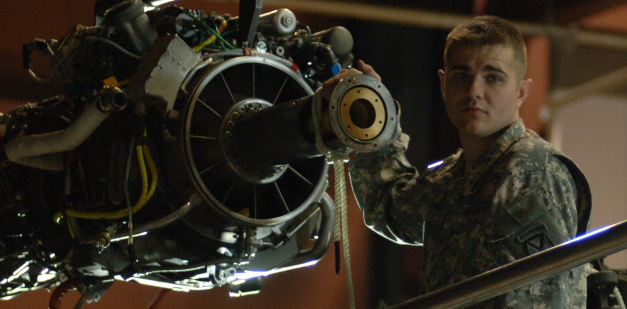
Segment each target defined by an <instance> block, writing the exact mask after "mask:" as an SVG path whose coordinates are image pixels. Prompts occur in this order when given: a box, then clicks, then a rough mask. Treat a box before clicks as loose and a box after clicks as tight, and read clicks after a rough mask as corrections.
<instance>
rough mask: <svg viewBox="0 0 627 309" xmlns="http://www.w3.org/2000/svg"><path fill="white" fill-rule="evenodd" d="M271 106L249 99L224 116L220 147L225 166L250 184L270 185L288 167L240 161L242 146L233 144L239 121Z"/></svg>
mask: <svg viewBox="0 0 627 309" xmlns="http://www.w3.org/2000/svg"><path fill="white" fill-rule="evenodd" d="M271 106H272V103H270V102H268V101H266V100H263V99H259V98H250V99H245V100H242V101H240V102H237V103H235V104H234V105H233V107H231V109H230V110H229V111H228V112H227V113H226V115H225V116H224V120H223V122H222V126H221V129H220V145H221V147H222V152H223V153H224V157H225V160H226V162H227V164H228V165H229V167H230V168H231V169H233V171H234V172H235V173H236V174H237V175H239V177H241V178H243V179H245V180H246V181H248V182H250V183H256V184H266V183H271V182H273V181H275V180H277V179H278V178H279V177H281V175H283V173H285V171H287V168H288V166H289V164H283V165H267V164H258V163H254V162H251V161H249V160H241V159H240V155H239V154H240V153H241V151H242V150H240V146H242V145H240V144H239V143H237V142H234V139H233V134H234V132H237V129H236V127H237V126H238V124H239V123H240V122H241V119H242V118H245V115H246V114H251V113H258V112H259V111H261V110H262V109H264V108H268V107H271ZM242 116H244V117H242ZM244 151H245V150H244Z"/></svg>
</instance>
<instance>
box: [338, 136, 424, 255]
mask: <svg viewBox="0 0 627 309" xmlns="http://www.w3.org/2000/svg"><path fill="white" fill-rule="evenodd" d="M408 143H409V136H407V135H406V134H399V135H398V138H397V139H396V141H395V142H394V143H392V144H391V145H390V146H388V147H386V148H384V149H381V150H379V151H377V152H373V153H361V154H358V155H357V156H356V157H355V159H354V160H352V161H351V163H350V166H349V174H350V179H351V185H352V188H353V193H354V194H355V197H356V198H357V203H358V205H359V207H360V208H361V210H362V212H363V214H364V221H365V223H366V226H368V227H369V228H370V229H372V230H374V231H375V232H377V233H378V234H380V235H382V236H383V237H385V238H387V239H389V240H391V241H394V242H396V243H399V244H411V245H422V243H423V221H424V220H423V217H422V212H421V211H420V210H419V209H418V207H419V206H418V205H417V204H416V203H415V202H413V201H412V198H413V196H414V194H415V193H414V191H415V190H414V189H415V187H416V180H415V178H416V177H417V176H418V173H417V172H416V169H415V168H414V167H412V166H410V164H409V162H408V161H407V159H406V158H405V155H404V152H405V150H406V149H407V145H408Z"/></svg>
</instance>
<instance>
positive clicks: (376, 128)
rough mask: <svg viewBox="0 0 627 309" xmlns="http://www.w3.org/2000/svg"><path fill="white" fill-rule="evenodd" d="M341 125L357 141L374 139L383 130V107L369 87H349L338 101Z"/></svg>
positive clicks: (379, 99)
mask: <svg viewBox="0 0 627 309" xmlns="http://www.w3.org/2000/svg"><path fill="white" fill-rule="evenodd" d="M340 120H341V121H342V127H343V128H344V131H346V132H347V133H348V134H349V135H350V136H352V137H353V138H354V139H356V140H358V141H370V140H373V139H375V138H376V137H377V136H379V134H381V131H383V128H384V123H385V107H384V106H383V102H382V101H381V98H379V96H378V95H377V94H376V93H375V92H374V91H372V90H370V88H366V87H363V86H356V87H353V88H351V89H350V90H349V91H348V92H346V94H345V95H344V98H342V102H340Z"/></svg>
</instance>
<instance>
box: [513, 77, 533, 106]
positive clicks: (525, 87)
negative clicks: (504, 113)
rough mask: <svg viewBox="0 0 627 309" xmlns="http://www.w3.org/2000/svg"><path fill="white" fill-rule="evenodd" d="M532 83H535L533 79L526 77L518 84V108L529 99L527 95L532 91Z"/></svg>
mask: <svg viewBox="0 0 627 309" xmlns="http://www.w3.org/2000/svg"><path fill="white" fill-rule="evenodd" d="M531 84H533V80H531V78H529V79H524V80H522V81H520V83H519V84H518V97H517V98H516V107H517V108H520V107H521V106H522V104H523V102H525V100H526V99H527V96H529V93H530V92H531Z"/></svg>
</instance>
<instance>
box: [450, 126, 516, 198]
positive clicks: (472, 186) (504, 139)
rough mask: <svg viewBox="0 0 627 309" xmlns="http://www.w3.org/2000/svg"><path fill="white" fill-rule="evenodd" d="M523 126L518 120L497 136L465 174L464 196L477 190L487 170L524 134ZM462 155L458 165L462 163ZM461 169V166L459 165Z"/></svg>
mask: <svg viewBox="0 0 627 309" xmlns="http://www.w3.org/2000/svg"><path fill="white" fill-rule="evenodd" d="M525 131H526V129H525V125H524V124H523V121H522V119H518V121H516V122H515V123H514V124H513V125H511V126H510V127H509V128H508V129H507V130H505V132H503V134H501V136H499V137H498V138H497V139H496V140H495V141H494V143H492V145H490V147H488V149H487V150H486V151H485V152H484V153H483V154H482V155H481V156H480V157H479V159H478V160H477V161H476V163H475V164H474V166H473V167H472V168H470V169H469V170H468V172H466V175H465V177H466V188H465V190H464V191H465V192H464V193H465V194H470V193H473V192H475V191H476V190H477V186H478V184H479V182H480V180H481V179H482V178H483V176H484V174H485V172H486V171H487V169H488V168H489V167H490V166H492V164H493V163H494V162H495V161H496V160H497V159H498V158H499V157H500V156H501V155H502V154H503V153H504V152H505V151H506V150H507V149H508V148H509V147H510V146H511V145H512V144H513V143H514V142H515V141H516V140H518V138H520V136H521V135H522V134H523V133H525ZM463 160H464V159H463V154H462V157H461V158H460V160H459V162H458V163H462V162H464V161H463ZM461 165H462V166H460V167H462V168H463V165H465V164H463V163H462V164H461Z"/></svg>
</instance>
